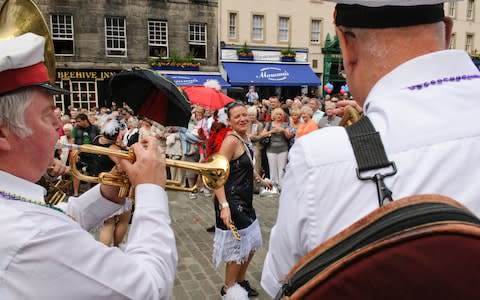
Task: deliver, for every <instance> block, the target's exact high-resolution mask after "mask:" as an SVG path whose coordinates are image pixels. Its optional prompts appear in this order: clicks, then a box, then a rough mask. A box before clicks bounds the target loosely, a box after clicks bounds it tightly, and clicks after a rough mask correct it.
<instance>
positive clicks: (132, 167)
mask: <svg viewBox="0 0 480 300" xmlns="http://www.w3.org/2000/svg"><path fill="white" fill-rule="evenodd" d="M132 149H133V152H134V153H135V161H134V162H131V161H128V160H126V159H122V160H120V166H121V168H122V169H123V170H125V172H126V173H127V175H128V178H129V180H130V182H131V184H132V185H133V186H134V187H135V186H137V185H138V184H142V183H151V184H156V185H159V186H161V187H162V188H165V184H166V181H167V173H166V157H165V152H164V151H163V149H162V148H161V147H160V145H159V144H158V141H157V139H155V138H154V137H146V138H144V139H143V140H141V141H140V143H136V144H134V145H133V146H132Z"/></svg>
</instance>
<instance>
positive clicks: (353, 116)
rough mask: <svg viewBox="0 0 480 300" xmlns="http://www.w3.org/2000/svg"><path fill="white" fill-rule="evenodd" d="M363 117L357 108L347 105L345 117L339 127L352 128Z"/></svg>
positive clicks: (344, 112)
mask: <svg viewBox="0 0 480 300" xmlns="http://www.w3.org/2000/svg"><path fill="white" fill-rule="evenodd" d="M361 117H362V116H361V115H360V113H359V112H358V111H357V110H356V109H355V108H353V106H350V105H347V106H345V108H344V111H343V117H342V119H341V120H340V123H339V126H343V127H347V126H350V125H352V124H353V123H355V122H357V121H358V120H360V118H361Z"/></svg>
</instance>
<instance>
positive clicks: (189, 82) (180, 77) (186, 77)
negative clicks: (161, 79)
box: [163, 74, 230, 89]
mask: <svg viewBox="0 0 480 300" xmlns="http://www.w3.org/2000/svg"><path fill="white" fill-rule="evenodd" d="M163 75H164V76H167V77H168V78H170V79H171V80H173V81H174V82H175V84H176V85H178V86H199V85H203V84H204V83H205V81H207V80H211V79H214V80H216V81H218V83H220V86H221V87H222V89H226V88H229V87H230V84H229V83H228V82H226V81H225V80H224V79H223V78H222V76H220V75H197V74H192V75H190V74H163Z"/></svg>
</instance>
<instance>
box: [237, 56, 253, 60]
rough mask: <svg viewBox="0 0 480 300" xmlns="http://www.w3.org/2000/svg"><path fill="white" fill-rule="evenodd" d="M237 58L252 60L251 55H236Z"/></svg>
mask: <svg viewBox="0 0 480 300" xmlns="http://www.w3.org/2000/svg"><path fill="white" fill-rule="evenodd" d="M238 60H253V56H240V55H239V56H238Z"/></svg>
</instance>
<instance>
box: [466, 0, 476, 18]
mask: <svg viewBox="0 0 480 300" xmlns="http://www.w3.org/2000/svg"><path fill="white" fill-rule="evenodd" d="M474 18H475V0H468V3H467V20H473V19H474Z"/></svg>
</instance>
